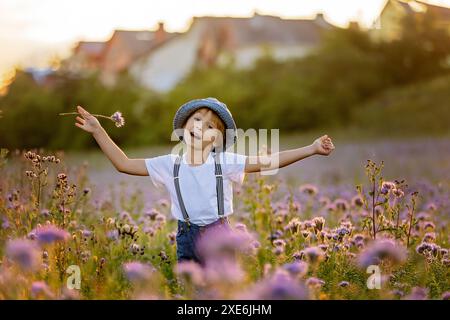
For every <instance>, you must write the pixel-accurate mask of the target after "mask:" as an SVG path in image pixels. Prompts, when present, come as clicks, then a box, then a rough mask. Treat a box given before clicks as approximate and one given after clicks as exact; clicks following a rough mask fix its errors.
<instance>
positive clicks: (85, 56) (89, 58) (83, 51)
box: [61, 41, 105, 73]
mask: <svg viewBox="0 0 450 320" xmlns="http://www.w3.org/2000/svg"><path fill="white" fill-rule="evenodd" d="M104 48H105V42H96V41H80V42H78V43H77V44H76V45H75V47H74V48H73V50H72V55H71V56H70V57H69V58H67V59H65V60H64V61H63V62H62V65H61V68H62V69H63V70H65V71H68V72H71V73H80V72H86V73H91V72H94V71H96V70H98V69H100V68H101V65H102V57H103V50H104Z"/></svg>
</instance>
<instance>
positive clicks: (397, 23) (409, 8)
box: [372, 0, 450, 41]
mask: <svg viewBox="0 0 450 320" xmlns="http://www.w3.org/2000/svg"><path fill="white" fill-rule="evenodd" d="M425 13H430V14H431V15H432V17H433V21H434V23H435V25H436V26H437V27H438V28H442V29H444V30H447V31H448V32H450V8H447V7H442V6H437V5H432V4H429V3H426V2H423V1H403V0H387V1H386V3H385V5H384V7H383V9H382V10H381V12H380V15H379V16H378V18H377V19H376V20H375V22H374V25H373V27H374V28H373V31H372V35H373V37H374V39H377V40H388V41H389V40H395V39H398V38H399V37H400V34H401V25H402V19H403V18H404V17H405V16H407V15H409V16H413V17H414V18H416V19H420V18H421V17H423V15H424V14H425Z"/></svg>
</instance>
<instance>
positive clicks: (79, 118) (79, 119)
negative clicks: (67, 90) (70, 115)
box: [75, 116, 86, 124]
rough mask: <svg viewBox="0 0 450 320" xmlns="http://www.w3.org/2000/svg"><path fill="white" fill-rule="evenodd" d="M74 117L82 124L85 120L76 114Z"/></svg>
mask: <svg viewBox="0 0 450 320" xmlns="http://www.w3.org/2000/svg"><path fill="white" fill-rule="evenodd" d="M75 119H77V120H78V121H80V122H81V124H84V123H85V122H86V120H84V119H83V118H81V117H78V116H77V117H76V118H75Z"/></svg>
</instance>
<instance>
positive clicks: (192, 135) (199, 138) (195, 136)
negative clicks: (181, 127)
mask: <svg viewBox="0 0 450 320" xmlns="http://www.w3.org/2000/svg"><path fill="white" fill-rule="evenodd" d="M191 137H192V138H194V139H198V140H201V139H202V138H201V137H200V136H198V135H196V134H194V132H192V131H191Z"/></svg>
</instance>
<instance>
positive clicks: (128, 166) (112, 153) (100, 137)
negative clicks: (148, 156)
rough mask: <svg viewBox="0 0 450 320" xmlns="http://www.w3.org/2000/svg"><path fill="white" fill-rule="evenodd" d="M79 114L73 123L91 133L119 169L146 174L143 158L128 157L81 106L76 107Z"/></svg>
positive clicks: (140, 174)
mask: <svg viewBox="0 0 450 320" xmlns="http://www.w3.org/2000/svg"><path fill="white" fill-rule="evenodd" d="M77 110H78V113H79V114H80V116H81V117H80V116H77V118H76V119H77V121H78V122H76V123H75V125H76V126H77V127H79V128H81V129H83V130H84V131H86V132H89V133H91V134H92V136H93V137H94V139H95V140H96V141H97V143H98V145H99V146H100V148H101V149H102V151H103V152H104V153H105V155H106V156H107V157H108V159H109V160H110V161H111V163H112V164H113V165H114V167H115V168H116V169H117V170H118V171H119V172H123V173H127V174H132V175H137V176H148V171H147V168H146V166H145V160H144V159H128V157H127V155H126V154H125V153H124V152H123V151H122V150H121V149H120V148H119V147H118V146H117V145H116V144H115V143H114V141H112V139H111V138H110V137H109V136H108V134H107V133H106V131H105V129H103V127H102V126H101V125H100V122H99V121H98V120H97V118H96V117H94V116H93V115H91V114H90V113H89V112H87V111H86V110H85V109H83V108H82V107H80V106H78V107H77Z"/></svg>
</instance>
